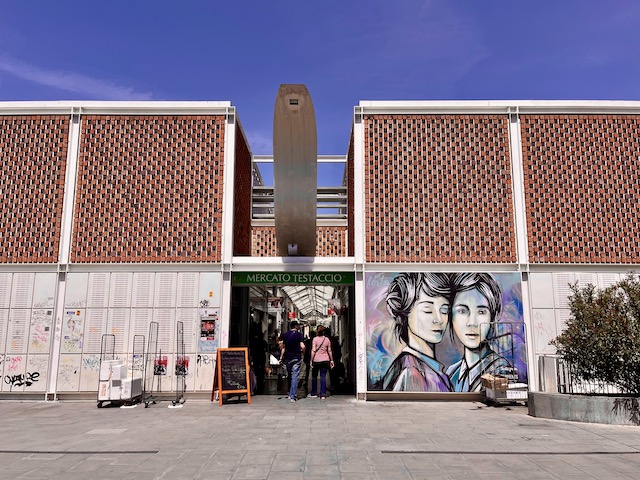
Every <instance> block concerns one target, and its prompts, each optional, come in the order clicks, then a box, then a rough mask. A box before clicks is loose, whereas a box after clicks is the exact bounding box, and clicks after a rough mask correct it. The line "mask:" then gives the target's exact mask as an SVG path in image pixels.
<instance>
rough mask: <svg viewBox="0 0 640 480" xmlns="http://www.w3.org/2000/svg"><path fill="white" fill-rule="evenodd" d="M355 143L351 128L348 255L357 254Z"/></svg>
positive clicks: (348, 162)
mask: <svg viewBox="0 0 640 480" xmlns="http://www.w3.org/2000/svg"><path fill="white" fill-rule="evenodd" d="M353 162H354V144H353V129H351V138H350V139H349V152H348V153H347V166H346V168H347V224H348V225H349V226H350V228H349V229H348V232H347V252H348V256H350V257H353V256H354V255H355V237H354V233H353V225H354V222H355V217H354V212H355V210H354V208H355V207H354V203H353V195H354V190H353V188H354V179H353V174H354V163H353Z"/></svg>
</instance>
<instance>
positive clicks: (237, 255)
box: [0, 101, 640, 399]
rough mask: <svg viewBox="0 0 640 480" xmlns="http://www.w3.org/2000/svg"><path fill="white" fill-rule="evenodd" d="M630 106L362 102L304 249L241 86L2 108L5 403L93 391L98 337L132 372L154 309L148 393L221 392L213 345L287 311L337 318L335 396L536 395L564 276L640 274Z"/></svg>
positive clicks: (0, 320) (258, 332)
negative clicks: (196, 94) (312, 252)
mask: <svg viewBox="0 0 640 480" xmlns="http://www.w3.org/2000/svg"><path fill="white" fill-rule="evenodd" d="M639 119H640V102H608V101H607V102H604V101H602V102H601V101H597V102H596V101H593V102H568V101H562V102H560V101H558V102H551V101H544V102H543V101H451V102H434V101H413V102H398V101H393V102H391V101H389V102H386V101H376V102H368V101H366V102H365V101H363V102H360V104H359V105H358V106H357V107H355V110H354V117H353V125H352V132H351V140H350V143H349V145H348V147H347V149H346V153H345V154H344V155H333V156H323V155H320V156H319V157H318V166H319V167H320V166H322V165H325V164H326V165H334V166H335V165H342V166H343V169H344V174H343V176H342V179H341V180H342V181H341V182H339V184H336V185H319V188H318V191H317V201H318V218H317V221H316V256H315V257H309V256H300V255H295V251H290V252H289V253H290V255H287V256H277V245H276V233H275V224H274V215H273V213H274V212H273V210H274V188H273V185H268V184H265V181H264V178H263V174H264V172H265V171H266V170H268V168H269V164H270V163H271V162H272V161H273V157H268V156H262V157H261V156H254V155H253V154H252V152H251V146H250V145H249V142H248V141H247V138H246V136H245V133H244V131H243V128H242V125H241V123H240V121H239V118H238V115H237V112H236V109H235V107H233V106H232V104H231V103H230V102H4V103H0V159H1V161H2V163H1V166H0V169H1V175H0V190H1V192H2V198H3V201H2V206H1V207H0V239H1V241H0V360H1V362H0V374H1V375H2V386H1V391H0V396H1V397H2V398H10V397H15V396H22V397H24V398H27V397H37V398H42V397H44V398H47V399H50V398H67V397H70V396H71V397H80V396H92V395H95V394H96V392H97V389H98V375H99V366H100V358H101V350H102V349H103V348H104V345H103V343H104V341H103V336H104V335H112V336H113V337H112V338H113V339H114V341H115V351H116V354H117V356H118V357H119V358H121V359H123V360H124V361H125V362H126V363H127V364H128V365H129V369H130V370H132V371H134V370H135V369H136V368H140V363H139V362H137V360H139V358H140V356H141V355H149V354H150V351H149V344H150V342H149V340H150V338H149V337H150V335H149V332H150V324H152V323H154V324H156V325H157V339H156V340H157V341H156V342H155V343H154V345H153V353H152V355H153V361H154V363H155V364H157V365H162V366H163V369H162V370H163V372H164V373H163V375H162V378H158V380H159V382H158V386H157V388H158V390H159V391H163V392H171V391H173V390H174V389H175V388H176V382H175V377H176V372H178V370H179V369H178V368H177V367H180V371H181V372H183V373H185V374H186V389H187V394H189V393H191V394H194V395H195V394H206V393H210V392H211V389H212V384H213V372H214V360H215V352H216V350H217V348H219V347H227V346H248V345H250V344H251V342H252V340H255V339H256V338H258V340H260V341H264V342H266V343H267V348H269V347H268V343H269V341H270V340H271V339H272V336H273V335H274V333H275V332H276V331H279V332H280V333H281V332H282V330H283V329H286V328H287V321H288V320H289V319H290V318H297V319H299V320H300V321H301V322H302V323H303V325H304V329H305V333H307V334H308V333H309V332H310V331H311V330H312V329H313V328H314V327H315V326H316V325H318V324H323V325H325V326H327V327H329V328H330V330H331V331H332V333H333V334H334V336H335V339H336V341H337V344H336V345H337V346H336V352H339V355H340V357H341V364H342V365H341V371H340V372H339V375H337V376H336V377H335V378H334V379H333V380H334V383H335V385H334V387H336V393H345V394H349V395H354V396H356V397H357V398H359V399H384V398H400V397H401V396H407V395H409V396H413V397H414V398H459V396H460V395H466V396H467V397H468V398H477V395H478V393H477V391H478V388H479V387H478V383H477V382H478V377H479V375H480V374H482V373H483V372H487V371H490V370H491V371H496V369H497V370H499V371H500V373H503V374H505V375H506V376H509V377H510V378H512V379H513V380H514V381H517V382H519V383H523V384H526V385H527V388H528V389H530V390H536V389H538V388H540V383H539V375H540V373H541V372H540V371H539V363H540V358H541V356H543V355H546V354H552V353H553V351H554V350H553V346H552V345H551V344H550V343H549V342H550V341H551V340H552V339H553V338H554V337H555V336H556V335H557V334H558V333H559V332H560V331H561V330H562V328H563V322H564V321H566V319H567V318H568V314H569V310H568V303H567V297H568V294H569V284H570V283H572V282H575V281H578V282H580V284H586V283H593V284H595V285H598V286H605V285H609V284H611V283H613V282H615V281H617V280H618V279H619V278H620V277H621V276H624V275H626V274H627V273H629V272H635V273H637V272H638V264H639V263H640V260H639V258H640V255H639V253H640V220H639V213H640V206H639V205H640V204H639V202H638V194H637V192H638V191H639V190H640V168H639V166H638V159H639V157H640V140H639V133H640V126H639ZM263 167H264V168H263ZM261 168H262V170H261ZM178 325H179V326H180V327H181V328H182V329H183V330H181V331H180V330H178V329H177V327H178ZM178 331H180V332H181V333H180V334H178V333H177V332H178ZM179 341H180V342H182V343H180V342H179ZM254 351H255V349H254ZM269 353H270V352H269ZM265 357H266V360H267V365H266V367H267V368H269V362H268V360H269V358H270V357H269V355H268V354H267V355H266V356H265ZM132 374H133V373H132ZM338 383H339V386H340V387H341V388H340V389H337V387H338V385H337V384H338ZM266 391H269V388H266Z"/></svg>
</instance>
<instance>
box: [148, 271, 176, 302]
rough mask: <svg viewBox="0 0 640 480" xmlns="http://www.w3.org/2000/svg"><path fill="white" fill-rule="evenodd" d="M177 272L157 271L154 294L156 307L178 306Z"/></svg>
mask: <svg viewBox="0 0 640 480" xmlns="http://www.w3.org/2000/svg"><path fill="white" fill-rule="evenodd" d="M177 277H178V276H177V274H175V273H157V274H156V279H155V282H156V288H155V296H154V307H155V308H175V307H176V284H177Z"/></svg>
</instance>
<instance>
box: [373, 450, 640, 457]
mask: <svg viewBox="0 0 640 480" xmlns="http://www.w3.org/2000/svg"><path fill="white" fill-rule="evenodd" d="M380 453H395V454H412V455H413V454H415V455H420V454H428V455H496V456H499V455H637V454H640V450H634V451H628V450H626V451H622V452H605V451H602V452H593V451H589V452H504V451H496V452H491V451H485V452H479V451H477V450H473V451H464V450H380Z"/></svg>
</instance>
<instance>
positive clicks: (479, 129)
mask: <svg viewBox="0 0 640 480" xmlns="http://www.w3.org/2000/svg"><path fill="white" fill-rule="evenodd" d="M364 148H365V172H364V174H365V185H364V190H365V239H366V260H367V261H369V262H437V263H442V262H456V263H464V262H473V263H494V262H514V261H515V244H516V242H515V230H514V220H513V201H512V189H511V170H510V163H509V162H510V158H509V135H508V119H507V116H497V115H371V116H366V117H365V139H364Z"/></svg>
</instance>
